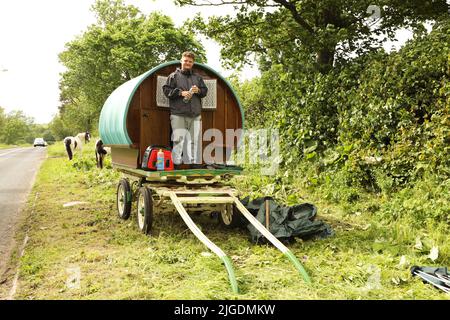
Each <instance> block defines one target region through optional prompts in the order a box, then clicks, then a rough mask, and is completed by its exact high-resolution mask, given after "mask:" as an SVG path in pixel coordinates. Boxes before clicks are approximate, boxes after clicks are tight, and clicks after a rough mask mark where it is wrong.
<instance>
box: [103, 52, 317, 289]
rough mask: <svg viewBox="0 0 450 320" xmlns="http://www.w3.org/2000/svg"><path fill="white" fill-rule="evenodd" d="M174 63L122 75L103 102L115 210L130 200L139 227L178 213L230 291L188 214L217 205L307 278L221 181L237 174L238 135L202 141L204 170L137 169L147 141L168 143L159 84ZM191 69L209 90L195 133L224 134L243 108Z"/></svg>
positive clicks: (199, 67)
mask: <svg viewBox="0 0 450 320" xmlns="http://www.w3.org/2000/svg"><path fill="white" fill-rule="evenodd" d="M177 67H179V61H171V62H167V63H164V64H161V65H159V66H157V67H155V68H153V69H151V70H149V71H147V72H146V73H144V74H142V75H140V76H138V77H136V78H134V79H131V80H129V81H128V82H125V83H124V84H122V85H121V86H119V87H118V88H117V89H116V90H114V91H113V92H112V93H111V95H110V96H109V97H108V99H107V100H106V102H105V104H104V106H103V108H102V111H101V114H100V120H99V131H100V137H101V139H102V141H103V143H104V145H105V146H107V147H110V148H111V159H112V164H113V167H114V168H115V169H116V170H119V171H120V172H121V173H122V174H123V178H122V179H121V180H120V182H119V184H118V187H117V211H118V214H119V217H120V218H122V219H128V218H129V217H130V216H131V213H132V212H131V211H132V210H131V208H132V202H133V201H136V208H137V210H136V214H135V215H136V218H137V219H136V220H137V225H138V228H139V230H141V231H142V232H144V233H146V234H150V232H151V228H152V224H153V220H154V217H155V216H157V214H158V213H163V212H178V213H179V214H180V216H181V217H182V219H183V220H184V222H185V223H186V224H187V226H188V227H189V229H190V230H191V231H192V232H193V233H194V234H195V236H197V237H198V239H199V240H200V241H202V243H204V244H205V245H206V246H207V247H208V248H209V249H210V250H211V251H213V252H214V253H215V254H217V255H218V256H219V257H220V258H221V259H222V261H223V262H224V264H225V267H226V269H227V271H228V275H229V279H230V283H231V287H232V289H233V291H235V292H237V291H238V288H237V283H236V280H235V276H234V271H233V267H232V265H231V261H230V259H229V258H228V257H227V256H226V255H225V253H224V252H223V251H222V250H221V249H220V248H219V247H217V246H216V245H215V244H214V243H212V242H211V241H210V240H209V239H208V238H207V237H206V236H205V235H204V234H203V233H202V231H201V230H200V229H199V228H198V227H197V226H196V225H195V223H194V222H193V221H192V219H191V217H190V216H189V214H190V213H194V212H200V213H211V212H218V213H219V220H220V221H221V223H223V224H224V225H226V226H234V225H236V224H237V223H239V222H240V221H242V220H243V219H246V220H248V222H250V223H251V224H253V225H254V226H255V227H256V228H257V229H258V230H259V231H260V232H261V233H262V234H263V235H264V236H265V237H266V238H267V239H268V240H269V241H270V242H272V244H274V245H275V246H276V247H277V248H278V249H279V250H281V251H282V252H283V253H284V254H285V255H286V256H287V257H288V258H289V260H290V261H291V262H292V263H294V265H295V267H296V268H297V270H298V271H299V272H300V273H301V274H302V275H303V277H304V278H305V280H306V281H308V282H309V277H308V275H307V274H306V272H305V270H304V269H303V267H302V266H301V264H300V262H299V261H298V260H297V259H296V257H295V256H294V255H293V254H292V252H291V251H290V250H289V249H288V248H286V247H285V246H284V245H283V244H282V243H281V242H280V241H279V240H278V239H276V238H275V237H274V236H273V235H272V234H271V233H270V232H269V231H268V230H267V229H266V228H265V227H264V226H263V225H262V224H261V223H260V222H259V221H257V220H256V218H255V217H254V216H253V215H252V214H251V213H250V212H249V211H248V210H247V209H246V208H245V207H244V205H243V204H242V203H241V202H240V201H239V199H238V198H237V192H236V190H234V189H233V188H231V187H229V186H226V185H225V184H224V182H225V181H226V180H228V179H229V178H230V177H231V176H233V175H238V174H241V170H242V169H241V168H239V167H235V166H228V165H227V163H228V161H229V160H230V159H229V157H230V155H231V153H232V152H234V151H237V149H238V148H239V145H240V141H239V139H240V138H239V136H237V137H236V139H233V140H232V141H231V142H229V141H227V143H223V141H220V139H218V141H216V140H214V141H212V142H208V141H206V142H204V141H202V146H203V148H205V147H206V146H207V145H208V144H211V143H212V144H213V148H212V149H213V152H211V155H210V156H209V158H203V163H204V164H206V163H207V164H210V165H211V164H216V165H215V166H214V165H213V166H212V168H211V167H209V168H210V169H183V170H171V171H146V170H143V169H141V165H142V161H143V158H144V153H145V150H146V149H147V147H148V146H152V145H159V146H167V147H170V146H171V141H170V140H171V139H170V138H171V126H170V119H169V117H170V112H169V104H168V100H167V98H166V97H165V96H164V94H163V90H162V86H163V84H164V83H165V82H166V79H167V77H168V75H169V74H170V73H172V72H173V71H175V69H176V68H177ZM193 69H194V72H196V73H198V74H200V75H201V76H202V77H203V79H204V81H205V84H206V85H207V87H208V95H207V96H206V97H205V98H203V101H202V114H201V118H202V128H201V132H202V133H204V132H205V131H206V130H208V129H213V128H214V129H217V130H219V131H220V132H221V133H222V134H223V136H225V133H226V131H227V130H231V129H232V130H238V129H243V127H244V113H243V110H242V107H241V105H240V102H239V99H238V97H237V95H236V93H235V91H234V90H233V88H232V87H231V85H230V83H229V82H228V81H227V80H226V79H224V78H223V77H222V76H221V75H220V74H218V73H217V72H216V71H214V70H213V69H211V68H210V67H208V66H206V65H204V64H200V63H196V64H195V65H194V68H193ZM200 136H202V135H200ZM224 155H225V156H224Z"/></svg>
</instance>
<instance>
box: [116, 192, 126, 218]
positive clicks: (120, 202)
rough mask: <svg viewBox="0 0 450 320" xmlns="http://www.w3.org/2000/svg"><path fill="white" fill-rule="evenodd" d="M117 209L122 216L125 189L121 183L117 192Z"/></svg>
mask: <svg viewBox="0 0 450 320" xmlns="http://www.w3.org/2000/svg"><path fill="white" fill-rule="evenodd" d="M117 210H118V211H119V215H120V216H121V217H122V216H123V213H124V211H125V190H124V188H123V185H122V184H121V185H120V186H119V191H118V192H117Z"/></svg>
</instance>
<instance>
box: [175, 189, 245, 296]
mask: <svg viewBox="0 0 450 320" xmlns="http://www.w3.org/2000/svg"><path fill="white" fill-rule="evenodd" d="M169 196H170V199H171V200H172V203H173V204H174V206H175V208H176V209H177V211H178V213H179V214H180V216H181V218H182V219H183V221H184V222H185V223H186V225H187V226H188V227H189V229H190V230H191V231H192V233H193V234H194V235H195V236H196V237H197V238H198V239H199V240H200V241H201V242H202V243H203V244H204V245H205V246H207V247H208V248H209V249H210V250H211V251H212V252H214V253H215V254H216V255H217V256H219V258H220V259H221V260H222V261H223V263H224V264H225V268H226V269H227V272H228V278H229V280H230V284H231V289H232V290H233V292H234V293H239V289H238V285H237V281H236V276H235V274H234V269H233V266H232V264H231V259H230V258H229V257H228V256H227V255H226V254H225V252H223V251H222V249H220V248H219V247H218V246H216V245H215V244H214V243H213V242H212V241H211V240H209V239H208V237H206V236H205V235H204V234H203V232H202V231H201V230H200V229H199V228H198V227H197V226H196V225H195V223H194V221H192V219H191V217H190V216H189V214H188V213H187V212H186V209H185V208H184V207H183V204H182V203H181V201H180V199H179V198H178V197H177V195H176V193H175V192H169Z"/></svg>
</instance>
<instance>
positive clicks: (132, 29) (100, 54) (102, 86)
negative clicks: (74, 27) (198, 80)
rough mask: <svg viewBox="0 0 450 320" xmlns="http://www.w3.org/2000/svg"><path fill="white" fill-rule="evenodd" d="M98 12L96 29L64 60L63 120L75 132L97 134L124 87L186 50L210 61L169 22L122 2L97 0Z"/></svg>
mask: <svg viewBox="0 0 450 320" xmlns="http://www.w3.org/2000/svg"><path fill="white" fill-rule="evenodd" d="M92 10H93V11H94V12H95V14H96V16H97V22H96V24H93V25H91V26H89V27H88V30H87V31H86V32H84V34H82V35H81V36H79V37H77V38H76V39H74V40H73V41H71V42H69V43H67V44H66V50H65V51H64V52H62V53H61V54H60V55H59V58H60V61H61V62H62V64H63V65H64V66H65V67H66V68H67V71H66V72H64V73H63V74H62V78H61V81H60V90H61V96H60V100H61V107H60V117H61V120H63V123H64V124H65V125H68V126H69V127H70V128H74V129H75V128H76V130H75V131H85V130H89V131H93V130H95V127H96V125H97V122H98V117H99V114H100V110H101V108H102V106H103V103H104V102H105V100H106V98H107V97H108V95H109V94H110V93H111V92H112V91H113V90H114V89H116V88H117V87H118V86H119V85H120V84H122V83H123V82H125V81H128V80H130V79H132V78H134V77H136V76H138V75H140V74H142V73H144V72H145V71H147V70H149V69H151V68H153V67H155V66H157V65H159V64H161V63H162V62H166V61H168V60H177V59H179V58H180V56H181V53H182V52H183V51H186V50H190V51H193V52H194V53H196V55H197V57H198V59H197V60H198V61H200V62H201V61H203V60H204V59H205V52H204V49H203V47H202V46H201V44H200V43H199V42H197V41H196V40H195V39H194V37H193V36H192V35H191V34H189V33H188V32H187V31H185V30H183V29H182V28H180V29H179V28H175V26H174V24H173V22H172V20H171V19H170V18H169V17H168V16H165V15H162V14H161V13H152V14H150V15H149V16H144V15H143V14H141V13H140V12H139V10H138V9H137V8H136V7H134V6H129V5H128V6H127V5H125V4H124V2H123V1H122V0H97V2H96V3H95V4H94V5H93V7H92ZM72 134H73V133H72Z"/></svg>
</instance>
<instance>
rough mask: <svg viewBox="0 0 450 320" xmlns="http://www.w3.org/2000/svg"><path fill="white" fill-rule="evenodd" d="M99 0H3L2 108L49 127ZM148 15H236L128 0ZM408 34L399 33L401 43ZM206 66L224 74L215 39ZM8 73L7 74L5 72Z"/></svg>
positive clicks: (249, 71)
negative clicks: (66, 57) (68, 49)
mask: <svg viewBox="0 0 450 320" xmlns="http://www.w3.org/2000/svg"><path fill="white" fill-rule="evenodd" d="M94 2H95V0H39V1H37V0H14V1H13V0H2V1H0V106H1V107H3V108H5V109H6V112H9V111H12V110H23V111H24V112H25V114H27V115H28V116H31V117H33V118H34V119H35V122H37V123H48V122H49V121H50V120H51V119H52V118H53V116H54V115H55V114H56V113H57V111H58V105H59V89H58V81H59V74H60V73H61V72H62V71H63V70H64V69H63V67H62V66H61V65H60V64H59V62H58V54H59V53H60V52H62V51H63V50H64V44H65V43H67V42H69V41H71V40H72V39H73V38H74V37H75V36H76V35H79V34H81V33H82V32H83V31H85V30H86V28H87V26H88V25H90V24H92V23H94V22H95V17H94V15H93V13H92V12H91V11H90V10H89V9H90V7H91V5H92V4H93V3H94ZM125 2H126V4H132V5H135V6H136V7H138V8H139V9H140V10H141V12H143V13H145V14H148V13H150V12H151V11H155V10H159V11H161V12H162V13H164V14H166V15H168V16H170V17H172V19H173V20H174V22H175V24H176V26H180V25H181V24H182V22H183V21H184V20H186V19H187V18H189V17H192V16H193V15H194V14H195V13H197V12H200V13H201V14H202V15H203V16H210V15H220V14H224V13H227V12H228V13H232V10H233V8H232V7H231V6H226V7H216V8H210V7H201V8H194V7H184V8H179V7H177V6H175V5H174V4H173V3H172V1H170V0H156V1H152V0H125ZM409 36H410V34H409V33H408V32H402V33H400V35H399V38H400V40H401V43H402V42H404V41H405V40H406V38H408V37H409ZM202 43H203V45H204V46H205V48H206V54H207V60H208V61H207V64H208V65H209V66H211V67H212V68H214V69H215V70H218V71H219V72H220V73H222V74H223V75H224V76H228V75H229V74H230V73H231V71H230V70H223V69H222V68H221V63H220V59H219V51H220V48H219V46H218V45H217V44H215V43H214V42H212V41H206V40H203V41H202ZM5 69H6V70H7V71H5ZM257 74H258V72H257V71H256V70H255V69H254V68H246V69H245V70H244V71H243V74H242V75H241V78H243V79H249V78H252V77H254V76H255V75H257Z"/></svg>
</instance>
